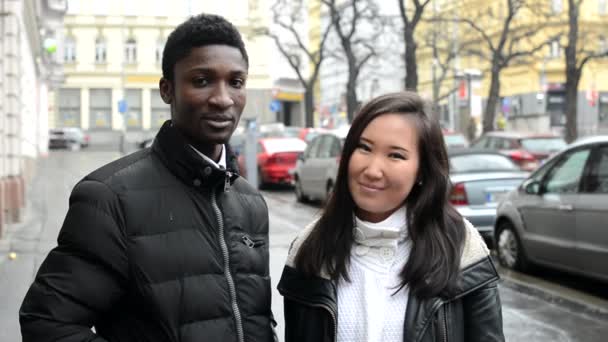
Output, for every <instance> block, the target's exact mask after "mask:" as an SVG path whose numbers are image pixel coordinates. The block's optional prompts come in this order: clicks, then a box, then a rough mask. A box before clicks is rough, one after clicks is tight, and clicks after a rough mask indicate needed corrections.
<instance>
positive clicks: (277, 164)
mask: <svg viewBox="0 0 608 342" xmlns="http://www.w3.org/2000/svg"><path fill="white" fill-rule="evenodd" d="M305 149H306V143H305V142H304V141H303V140H301V139H299V138H262V139H260V140H259V141H258V150H257V166H258V170H257V171H258V177H257V178H258V179H257V183H258V184H257V185H258V188H263V187H264V186H265V185H268V184H271V183H272V184H291V183H292V178H293V176H292V173H291V170H292V169H293V168H295V166H296V161H297V160H298V155H300V153H302V152H304V150H305ZM244 164H245V162H244V155H243V154H241V155H240V156H239V168H240V169H241V175H242V176H243V177H247V172H246V169H245V165H244Z"/></svg>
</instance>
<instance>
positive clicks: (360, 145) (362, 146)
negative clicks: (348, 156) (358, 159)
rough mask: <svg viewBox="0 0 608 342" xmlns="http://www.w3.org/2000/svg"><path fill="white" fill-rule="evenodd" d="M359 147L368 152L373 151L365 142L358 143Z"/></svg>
mask: <svg viewBox="0 0 608 342" xmlns="http://www.w3.org/2000/svg"><path fill="white" fill-rule="evenodd" d="M357 148H358V149H360V150H363V151H366V152H369V151H371V149H370V148H369V146H367V145H366V144H364V143H359V144H358V145H357Z"/></svg>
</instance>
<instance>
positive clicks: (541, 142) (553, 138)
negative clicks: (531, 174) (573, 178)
mask: <svg viewBox="0 0 608 342" xmlns="http://www.w3.org/2000/svg"><path fill="white" fill-rule="evenodd" d="M566 145H567V144H566V142H565V141H564V139H563V138H562V137H560V136H558V135H555V134H552V133H543V134H539V133H519V132H503V131H497V132H488V133H486V134H484V135H482V136H481V137H480V138H479V139H478V140H477V141H476V142H475V143H473V144H472V146H471V147H475V148H486V149H493V150H497V151H499V152H500V153H502V154H504V155H506V156H508V157H509V158H511V160H513V162H515V164H517V165H519V167H520V168H521V169H522V170H525V171H532V170H534V169H536V168H537V167H538V166H539V165H540V164H541V163H542V162H543V161H544V160H545V159H547V158H548V157H550V156H551V155H553V154H555V153H557V152H559V151H561V150H562V149H564V148H565V147H566Z"/></svg>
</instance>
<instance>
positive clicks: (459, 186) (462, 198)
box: [450, 183, 469, 205]
mask: <svg viewBox="0 0 608 342" xmlns="http://www.w3.org/2000/svg"><path fill="white" fill-rule="evenodd" d="M450 203H452V204H453V205H467V204H469V200H468V199H467V191H466V189H465V188H464V183H456V184H454V186H453V187H452V192H451V193H450Z"/></svg>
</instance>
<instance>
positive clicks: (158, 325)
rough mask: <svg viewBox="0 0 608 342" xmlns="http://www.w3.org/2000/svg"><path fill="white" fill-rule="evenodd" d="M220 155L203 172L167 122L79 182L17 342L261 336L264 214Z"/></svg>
mask: <svg viewBox="0 0 608 342" xmlns="http://www.w3.org/2000/svg"><path fill="white" fill-rule="evenodd" d="M227 159H228V160H227V161H228V170H229V171H228V172H227V171H225V170H221V169H219V168H217V167H215V166H211V165H209V164H208V163H207V162H205V161H204V160H203V159H202V158H201V157H200V156H198V155H197V154H196V152H195V151H194V150H193V149H192V148H190V147H189V146H188V145H186V143H185V141H184V140H183V138H182V136H181V135H180V134H179V133H178V132H177V130H176V129H175V128H173V127H172V126H171V125H170V122H169V121H168V122H167V123H165V125H164V126H163V127H162V128H161V130H160V132H159V133H158V135H157V137H156V140H155V142H154V144H153V146H152V147H151V149H144V150H142V151H139V152H136V153H134V154H132V155H130V156H127V157H125V158H122V159H119V160H117V161H114V162H112V163H110V164H108V165H106V166H104V167H102V168H100V169H98V170H96V171H94V172H93V173H91V174H89V175H88V176H86V177H85V178H84V179H83V180H82V181H80V182H79V183H78V184H77V185H76V186H75V188H74V189H73V191H72V194H71V196H70V207H69V210H68V213H67V216H66V218H65V221H64V223H63V227H62V228H61V232H60V234H59V238H58V246H57V247H56V248H55V249H53V250H52V251H51V252H50V253H49V255H48V256H47V258H46V260H45V261H44V262H43V264H42V265H41V267H40V270H39V271H38V274H37V276H36V279H35V281H34V283H33V285H32V286H31V288H30V289H29V291H28V293H27V295H26V297H25V300H24V302H23V304H22V306H21V310H20V312H19V315H20V322H21V332H22V335H23V341H26V342H27V341H35V342H41V341H99V342H101V341H112V342H127V341H128V342H133V341H163V342H165V341H181V342H190V341H197V342H200V341H223V342H232V341H234V342H244V341H247V342H253V341H264V342H269V341H272V340H273V329H272V327H271V322H272V314H271V308H270V307H271V306H270V304H271V303H270V301H271V298H270V297H271V290H270V278H269V265H268V209H267V207H266V203H265V202H264V200H263V198H262V197H261V195H260V194H259V193H258V192H257V190H255V189H254V188H252V187H251V186H250V185H249V184H248V183H247V182H246V181H245V180H243V179H242V178H240V177H238V176H237V174H236V173H234V172H235V171H236V170H235V169H234V168H235V164H236V163H235V158H234V157H233V156H232V155H231V153H229V154H228V158H227ZM93 326H94V327H95V331H96V333H94V332H93V331H91V327H93Z"/></svg>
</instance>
